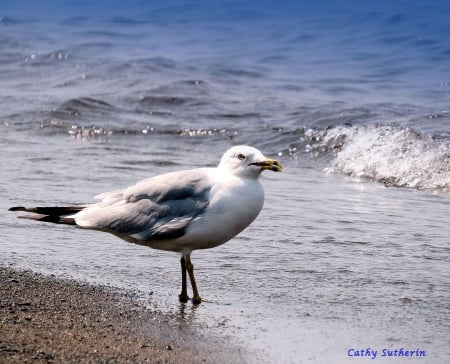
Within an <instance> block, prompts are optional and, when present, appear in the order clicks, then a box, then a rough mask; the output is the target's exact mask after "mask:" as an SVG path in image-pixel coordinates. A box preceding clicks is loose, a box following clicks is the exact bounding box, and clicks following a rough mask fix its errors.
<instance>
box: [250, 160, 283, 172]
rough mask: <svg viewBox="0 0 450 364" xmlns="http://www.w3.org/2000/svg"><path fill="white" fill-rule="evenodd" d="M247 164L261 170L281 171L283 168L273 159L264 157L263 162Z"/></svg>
mask: <svg viewBox="0 0 450 364" xmlns="http://www.w3.org/2000/svg"><path fill="white" fill-rule="evenodd" d="M249 165H253V166H258V167H260V168H261V169H263V170H264V169H267V170H270V171H274V172H281V171H282V170H283V166H282V165H281V163H280V162H278V161H276V160H275V159H266V160H265V161H263V162H256V163H250V164H249Z"/></svg>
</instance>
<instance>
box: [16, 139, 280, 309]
mask: <svg viewBox="0 0 450 364" xmlns="http://www.w3.org/2000/svg"><path fill="white" fill-rule="evenodd" d="M282 169H283V167H282V165H281V163H279V162H278V161H276V160H274V159H270V158H266V157H265V156H264V155H263V154H262V153H261V152H260V151H259V150H258V149H256V148H253V147H250V146H246V145H239V146H233V147H231V148H230V149H228V150H227V151H226V152H225V153H224V155H223V156H222V158H221V160H220V163H219V165H218V166H217V167H215V168H197V169H190V170H184V171H178V172H171V173H166V174H162V175H158V176H155V177H151V178H147V179H144V180H142V181H140V182H138V183H136V184H135V185H133V186H130V187H128V188H125V189H122V190H116V191H111V192H105V193H102V194H100V195H98V196H96V197H95V199H98V200H99V202H97V203H93V204H83V205H81V204H80V205H73V206H56V207H55V206H53V207H22V206H17V207H11V208H10V209H9V210H10V211H25V212H30V213H32V214H27V215H22V216H18V217H20V218H25V219H31V220H37V221H44V222H51V223H56V224H66V225H75V226H78V227H80V228H83V229H90V230H99V231H104V232H108V233H111V234H114V235H116V236H117V237H119V238H121V239H124V240H126V241H127V242H131V243H135V244H139V245H144V246H147V247H150V248H154V249H160V250H166V251H173V252H178V253H181V260H180V262H181V278H182V282H181V283H182V284H181V293H180V294H179V300H180V302H183V303H186V302H188V300H189V296H188V293H187V287H186V278H187V275H186V273H187V274H189V279H190V282H191V287H192V293H193V298H192V302H193V304H199V303H201V301H202V299H201V297H200V295H199V293H198V289H197V284H196V282H195V277H194V265H193V264H192V262H191V253H192V251H194V250H196V249H209V248H214V247H216V246H218V245H221V244H223V243H225V242H227V241H228V240H230V239H231V238H233V237H234V236H236V235H237V234H239V233H240V232H241V231H242V230H244V229H245V228H246V227H247V226H248V225H250V224H251V223H252V222H253V220H255V218H256V217H257V216H258V214H259V212H260V211H261V209H262V207H263V204H264V189H263V187H262V185H261V182H260V181H259V176H260V175H261V173H262V172H263V171H264V170H271V171H274V172H281V171H282Z"/></svg>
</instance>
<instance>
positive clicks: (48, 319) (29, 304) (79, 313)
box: [0, 266, 251, 363]
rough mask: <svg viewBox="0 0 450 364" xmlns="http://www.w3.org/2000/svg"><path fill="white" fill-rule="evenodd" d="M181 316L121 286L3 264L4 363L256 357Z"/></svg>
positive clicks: (0, 329)
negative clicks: (154, 308) (150, 306)
mask: <svg viewBox="0 0 450 364" xmlns="http://www.w3.org/2000/svg"><path fill="white" fill-rule="evenodd" d="M189 304H191V303H188V305H189ZM175 316H176V315H164V314H161V313H158V312H154V311H151V310H149V309H147V308H145V307H144V305H143V304H142V302H139V301H138V300H137V299H135V298H133V297H132V295H127V294H123V293H121V291H120V290H119V289H117V290H114V289H111V288H109V287H103V286H95V285H91V284H88V283H80V282H77V281H74V280H68V279H59V278H55V277H52V276H45V275H43V274H40V273H34V272H31V271H22V270H16V269H14V268H10V267H4V266H0V363H5V362H7V363H30V362H33V363H34V362H39V363H58V362H65V363H75V362H76V363H80V362H83V363H125V362H127V363H232V362H234V363H236V362H241V363H245V362H249V361H251V360H249V359H250V358H249V356H248V353H246V352H245V350H243V349H241V348H236V347H233V345H232V344H230V343H229V342H226V340H223V339H219V338H210V337H205V336H203V335H201V332H199V331H200V329H199V328H196V329H194V328H192V327H191V326H190V325H189V322H186V320H185V321H183V322H178V323H177V325H174V324H173V322H174V321H177V320H178V321H179V320H180V319H177V317H175ZM171 322H172V323H171ZM175 326H176V327H175Z"/></svg>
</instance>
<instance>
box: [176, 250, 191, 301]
mask: <svg viewBox="0 0 450 364" xmlns="http://www.w3.org/2000/svg"><path fill="white" fill-rule="evenodd" d="M180 263H181V293H180V295H179V296H178V298H179V300H180V302H187V301H188V299H189V296H188V294H187V288H186V259H185V258H184V255H182V256H181V260H180Z"/></svg>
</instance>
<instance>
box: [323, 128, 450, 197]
mask: <svg viewBox="0 0 450 364" xmlns="http://www.w3.org/2000/svg"><path fill="white" fill-rule="evenodd" d="M343 136H345V142H344V143H343V146H342V148H341V149H339V150H338V152H337V153H336V156H335V158H334V159H333V160H332V161H331V163H330V166H329V168H327V171H328V172H338V173H344V174H347V175H349V176H352V177H358V178H364V179H366V178H367V179H373V180H377V181H380V182H383V183H385V184H386V185H390V186H397V187H410V188H417V189H420V190H441V191H443V192H448V191H449V190H450V142H449V140H448V139H441V140H440V139H435V138H432V137H431V136H428V135H424V134H421V133H418V132H416V131H414V130H412V129H410V128H405V127H400V126H398V125H370V126H366V125H365V126H353V127H351V126H343V127H337V128H334V129H331V130H329V132H328V133H327V135H326V136H325V139H324V142H325V143H327V145H330V144H333V141H334V140H342V139H343Z"/></svg>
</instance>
